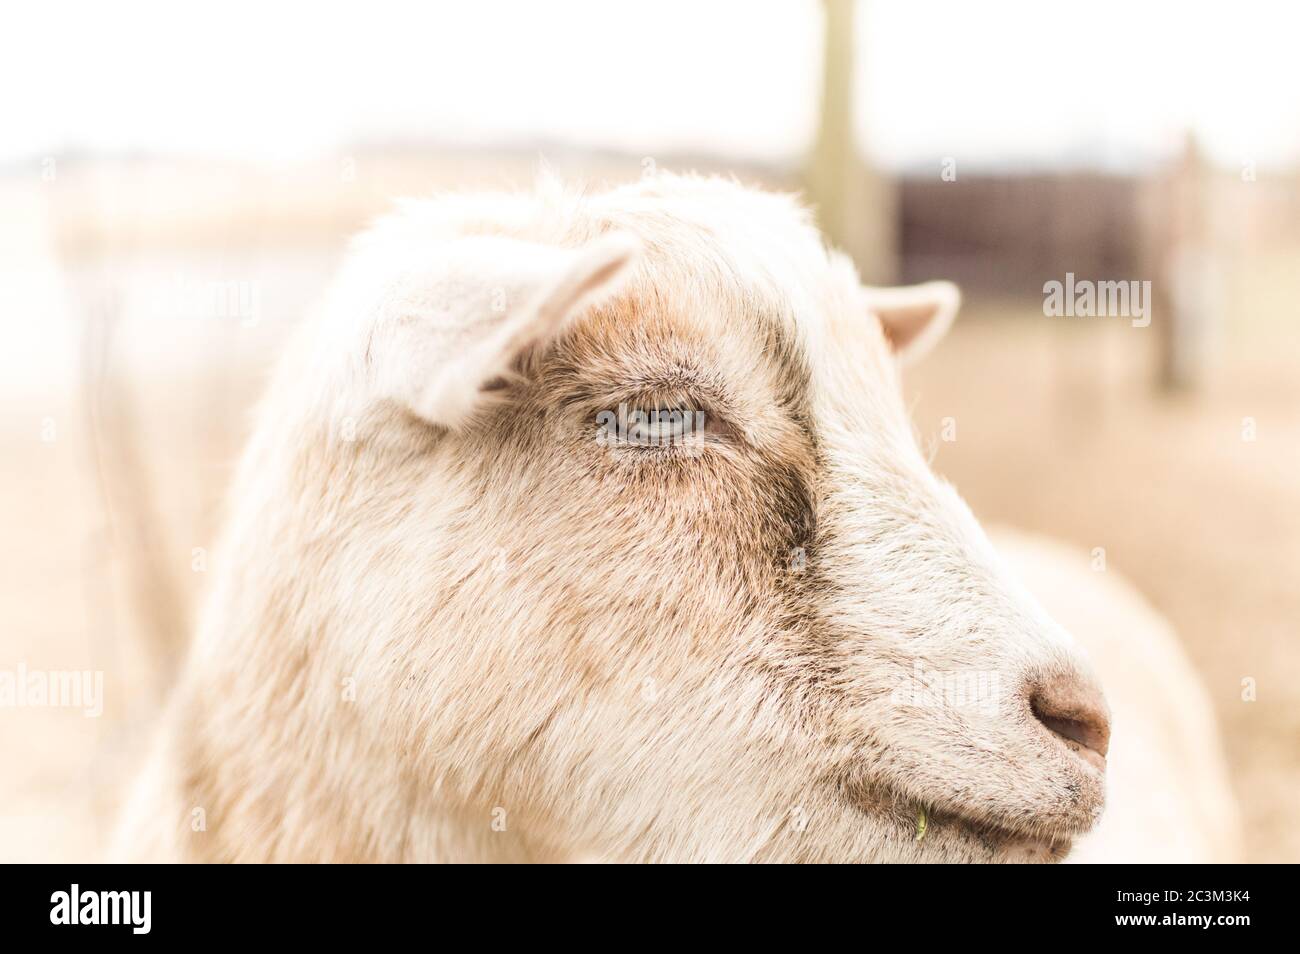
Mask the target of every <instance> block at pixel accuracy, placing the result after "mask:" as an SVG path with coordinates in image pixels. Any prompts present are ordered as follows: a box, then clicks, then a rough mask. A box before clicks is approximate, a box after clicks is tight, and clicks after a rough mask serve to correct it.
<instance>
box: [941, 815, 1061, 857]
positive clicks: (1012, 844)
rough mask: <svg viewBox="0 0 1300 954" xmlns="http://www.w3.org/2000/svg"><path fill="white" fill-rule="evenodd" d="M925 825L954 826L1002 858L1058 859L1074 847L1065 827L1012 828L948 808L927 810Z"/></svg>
mask: <svg viewBox="0 0 1300 954" xmlns="http://www.w3.org/2000/svg"><path fill="white" fill-rule="evenodd" d="M928 824H929V825H933V826H935V827H936V828H941V827H952V828H956V829H958V830H959V831H961V832H962V834H964V835H966V836H967V837H969V838H973V839H975V840H976V841H979V842H981V843H983V844H984V845H985V846H986V847H987V848H988V849H989V850H990V852H991V853H992V854H993V855H995V856H996V857H998V858H999V859H1002V860H1006V861H1011V862H1015V861H1026V862H1033V861H1038V862H1047V861H1061V860H1063V859H1064V858H1065V856H1066V855H1068V854H1069V853H1070V849H1071V848H1073V847H1074V837H1075V836H1074V835H1073V834H1072V833H1070V832H1066V831H1051V832H1049V831H1035V830H1029V829H1022V830H1013V829H1012V828H1010V827H1003V826H1002V825H999V824H998V823H996V822H993V821H987V820H983V819H975V818H970V817H968V816H966V815H961V814H958V813H956V812H951V811H934V812H932V813H930V816H929V822H928Z"/></svg>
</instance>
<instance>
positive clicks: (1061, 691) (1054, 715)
mask: <svg viewBox="0 0 1300 954" xmlns="http://www.w3.org/2000/svg"><path fill="white" fill-rule="evenodd" d="M1029 708H1030V710H1031V711H1032V712H1033V713H1034V717H1035V718H1037V719H1038V721H1039V722H1041V723H1042V724H1043V725H1045V726H1046V727H1047V728H1048V729H1050V730H1051V731H1052V732H1053V733H1055V734H1056V735H1057V736H1059V737H1060V738H1061V739H1062V740H1063V741H1064V742H1065V744H1066V746H1067V747H1069V748H1070V749H1071V750H1072V751H1073V752H1074V753H1075V754H1076V755H1078V756H1079V757H1080V758H1082V759H1084V760H1085V761H1087V762H1091V763H1092V764H1093V765H1095V766H1096V767H1097V768H1099V769H1102V770H1104V769H1105V768H1106V750H1107V749H1108V748H1109V747H1110V710H1109V708H1108V707H1107V705H1106V698H1105V697H1104V696H1103V695H1102V694H1101V690H1100V689H1098V688H1097V687H1096V686H1094V685H1092V684H1091V683H1090V682H1087V681H1085V680H1084V679H1082V678H1081V677H1079V676H1065V675H1062V676H1054V677H1052V678H1049V679H1045V680H1043V681H1041V682H1039V683H1038V684H1037V685H1035V686H1034V687H1033V689H1032V691H1031V692H1030V696H1029Z"/></svg>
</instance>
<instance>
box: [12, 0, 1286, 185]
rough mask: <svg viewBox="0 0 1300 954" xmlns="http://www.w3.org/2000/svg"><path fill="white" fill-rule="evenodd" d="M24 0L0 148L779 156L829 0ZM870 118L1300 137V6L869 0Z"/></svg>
mask: <svg viewBox="0 0 1300 954" xmlns="http://www.w3.org/2000/svg"><path fill="white" fill-rule="evenodd" d="M190 9H191V8H190V6H189V5H181V4H174V3H165V2H124V3H116V4H111V5H110V4H99V3H95V4H91V3H86V4H72V3H60V2H50V3H40V4H35V3H31V4H22V5H11V7H10V9H9V10H8V11H7V12H6V16H5V20H6V26H5V29H4V31H3V33H0V91H2V92H0V106H2V109H0V117H2V118H3V122H0V161H3V160H9V159H27V158H31V157H34V156H41V155H45V154H58V152H60V151H61V150H63V149H65V148H78V149H91V150H110V151H122V150H131V151H136V150H143V151H163V152H171V153H189V154H198V155H203V156H223V157H224V156H233V157H240V158H252V159H272V160H292V159H295V158H309V157H312V156H316V155H320V154H323V153H329V152H331V151H335V150H337V149H339V148H340V147H345V146H346V145H347V144H348V143H349V142H352V141H355V140H356V139H358V138H390V137H395V138H400V139H427V140H435V141H446V142H453V143H465V144H475V143H485V142H487V143H495V142H502V141H505V142H512V143H516V144H521V145H526V144H529V143H531V142H536V141H539V140H545V141H552V142H562V143H564V142H567V143H573V144H576V145H590V146H600V147H609V148H615V149H620V150H626V151H629V152H632V153H634V154H636V153H639V154H642V155H654V154H655V152H656V151H663V152H669V151H674V150H690V151H694V152H718V153H722V154H724V155H734V156H737V157H753V158H758V159H774V160H788V159H793V158H795V157H797V156H799V155H800V154H801V153H802V151H803V150H805V149H806V148H807V146H808V144H809V141H810V139H811V136H812V132H813V128H814V121H815V108H816V104H817V97H818V90H819V84H820V68H821V66H820V60H821V36H820V31H821V7H820V4H819V3H818V2H817V0H655V2H653V3H645V2H630V0H627V2H623V0H547V2H527V0H519V2H507V0H475V2H458V3H411V2H404V3H394V2H387V0H367V2H365V3H356V4H328V3H319V4H304V5H301V6H290V5H278V4H272V3H269V2H267V0H254V2H245V0H231V2H223V3H219V4H215V3H214V4H212V5H211V6H209V7H208V8H207V10H206V12H201V13H197V14H196V13H192V12H189V10H190ZM858 25H859V30H858V37H857V43H858V50H859V76H858V84H857V86H858V91H859V97H858V115H859V119H860V127H861V128H860V133H861V139H862V141H863V143H864V145H865V147H866V148H867V150H868V151H869V153H870V154H871V155H873V156H874V157H875V158H877V159H878V160H881V161H882V162H884V163H885V164H887V165H890V166H893V167H898V166H905V165H916V166H926V165H937V163H938V162H939V161H940V160H941V159H942V158H943V157H949V156H951V157H954V158H956V159H957V160H958V163H959V164H960V163H963V162H964V163H966V164H967V165H968V167H978V166H1007V165H1019V166H1053V165H1074V166H1117V167H1125V166H1132V165H1135V164H1140V163H1142V162H1144V161H1146V160H1148V159H1151V158H1154V157H1159V156H1160V155H1161V154H1163V153H1166V152H1168V151H1169V150H1170V149H1171V148H1172V145H1173V144H1174V143H1175V142H1176V141H1177V139H1178V135H1179V132H1180V130H1182V129H1184V128H1188V127H1190V128H1193V129H1195V130H1196V132H1197V133H1198V134H1199V135H1200V136H1201V137H1202V139H1203V140H1204V142H1205V143H1206V145H1207V147H1208V148H1209V150H1210V152H1211V154H1212V155H1213V156H1214V157H1215V158H1217V159H1218V160H1220V161H1221V162H1225V163H1228V164H1234V165H1235V164H1237V163H1239V162H1241V161H1243V160H1246V159H1253V160H1255V161H1257V162H1258V163H1259V164H1260V165H1261V166H1267V165H1274V164H1282V163H1291V162H1295V161H1296V160H1297V159H1300V55H1297V53H1296V50H1295V46H1296V43H1297V40H1296V37H1297V36H1300V11H1297V8H1296V7H1295V5H1292V4H1287V3H1273V2H1266V0H1231V2H1220V3H1214V2H1208V3H1194V2H1187V0H1184V2H1175V0H1169V2H1137V0H1122V2H1121V0H1093V2H1089V3H1081V4H1078V5H1071V4H1062V3H1043V2H1032V0H1024V2H1018V0H1017V2H1012V0H982V2H980V3H971V2H968V0H950V2H947V0H869V2H863V3H862V4H861V7H860V13H859V17H858Z"/></svg>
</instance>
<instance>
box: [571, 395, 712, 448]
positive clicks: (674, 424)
mask: <svg viewBox="0 0 1300 954" xmlns="http://www.w3.org/2000/svg"><path fill="white" fill-rule="evenodd" d="M596 423H597V425H598V427H599V429H600V431H599V436H600V439H601V442H602V443H605V444H618V445H624V446H629V447H673V446H678V445H692V444H698V443H700V442H702V441H703V440H705V439H706V437H708V436H714V435H716V434H718V432H719V429H718V426H717V422H715V421H713V420H711V418H710V415H709V414H708V413H707V412H706V411H704V410H703V409H701V408H687V407H666V408H647V409H641V408H632V409H630V408H628V407H627V406H626V405H622V406H620V407H619V409H618V410H617V411H610V412H605V413H602V414H600V415H597V418H596Z"/></svg>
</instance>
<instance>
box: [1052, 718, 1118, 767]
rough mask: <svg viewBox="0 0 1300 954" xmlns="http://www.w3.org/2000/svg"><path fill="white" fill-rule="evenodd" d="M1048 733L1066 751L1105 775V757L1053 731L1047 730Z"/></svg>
mask: <svg viewBox="0 0 1300 954" xmlns="http://www.w3.org/2000/svg"><path fill="white" fill-rule="evenodd" d="M1048 731H1049V732H1051V734H1052V737H1053V738H1054V739H1056V741H1058V742H1060V743H1061V744H1062V745H1064V746H1065V747H1066V748H1067V749H1069V750H1070V751H1071V752H1073V753H1074V754H1075V755H1077V756H1078V757H1079V758H1080V759H1081V760H1082V761H1083V762H1084V763H1085V764H1087V765H1089V766H1090V767H1092V768H1094V769H1096V770H1097V771H1098V772H1101V773H1103V774H1105V772H1106V756H1104V755H1102V754H1101V753H1100V752H1098V751H1097V750H1095V749H1090V748H1088V747H1087V746H1086V745H1082V744H1081V743H1079V742H1076V741H1075V740H1074V739H1071V738H1069V737H1068V736H1065V735H1062V734H1061V733H1060V732H1057V731H1056V730H1055V729H1051V728H1049V729H1048Z"/></svg>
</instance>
